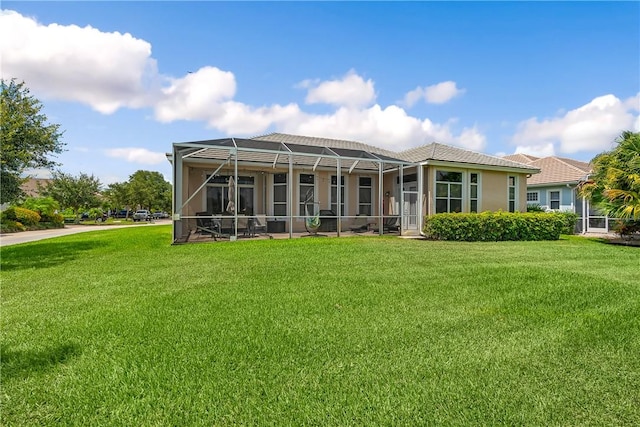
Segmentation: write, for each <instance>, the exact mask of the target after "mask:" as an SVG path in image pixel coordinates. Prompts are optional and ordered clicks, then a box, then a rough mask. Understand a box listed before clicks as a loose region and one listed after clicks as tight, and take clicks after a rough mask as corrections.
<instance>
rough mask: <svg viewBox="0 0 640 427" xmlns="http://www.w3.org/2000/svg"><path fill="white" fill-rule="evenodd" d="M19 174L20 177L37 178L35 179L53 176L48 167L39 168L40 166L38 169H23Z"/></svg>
mask: <svg viewBox="0 0 640 427" xmlns="http://www.w3.org/2000/svg"><path fill="white" fill-rule="evenodd" d="M21 176H22V177H30V178H37V179H51V178H53V174H52V172H51V171H50V170H49V169H41V168H38V169H33V168H29V169H25V170H24V172H23V173H22V175H21Z"/></svg>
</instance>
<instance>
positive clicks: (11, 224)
mask: <svg viewBox="0 0 640 427" xmlns="http://www.w3.org/2000/svg"><path fill="white" fill-rule="evenodd" d="M0 231H1V232H2V233H15V232H17V231H26V228H25V226H24V225H22V224H21V223H19V222H17V221H14V220H12V219H3V220H2V222H0Z"/></svg>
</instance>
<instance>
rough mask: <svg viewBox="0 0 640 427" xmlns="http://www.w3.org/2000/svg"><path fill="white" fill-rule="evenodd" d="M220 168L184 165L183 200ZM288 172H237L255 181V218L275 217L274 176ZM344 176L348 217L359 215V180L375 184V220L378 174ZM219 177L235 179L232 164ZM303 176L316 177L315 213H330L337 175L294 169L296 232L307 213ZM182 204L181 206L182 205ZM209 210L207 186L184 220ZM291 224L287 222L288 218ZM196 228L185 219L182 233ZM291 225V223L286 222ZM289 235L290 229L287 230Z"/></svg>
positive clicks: (241, 169)
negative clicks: (301, 185) (303, 204)
mask: <svg viewBox="0 0 640 427" xmlns="http://www.w3.org/2000/svg"><path fill="white" fill-rule="evenodd" d="M218 166H219V164H212V165H204V164H199V163H187V162H185V164H184V167H183V170H184V174H183V175H184V176H183V197H184V200H186V199H187V198H189V197H190V196H191V195H193V194H194V193H195V192H196V191H197V190H198V188H199V187H200V186H201V185H202V183H203V182H204V180H206V177H207V175H209V174H211V173H213V172H214V171H215V170H216V169H217V168H218ZM288 172H289V170H288V169H268V170H264V169H259V168H247V167H240V166H239V168H238V175H239V176H252V177H254V200H253V206H254V209H253V213H254V214H255V215H265V216H267V218H269V217H271V216H273V178H272V177H273V175H274V174H276V173H287V174H288ZM342 173H343V176H344V178H345V199H346V200H345V216H356V215H357V214H358V202H359V200H358V187H359V177H360V176H367V177H370V178H371V181H372V183H371V184H372V196H373V197H372V207H371V209H372V216H376V215H378V200H379V198H378V173H377V172H373V173H366V174H356V173H353V174H348V171H346V170H343V172H342ZM218 174H219V175H234V167H233V164H232V165H230V166H229V167H225V168H222V169H221V170H220V171H219V172H218ZM300 174H313V175H314V177H315V198H314V199H315V201H316V202H319V204H316V206H315V208H316V209H322V210H329V209H331V198H330V196H331V176H335V175H336V171H335V170H316V171H315V172H314V171H313V170H310V169H294V170H293V200H292V202H291V203H290V205H289V206H290V207H292V208H293V211H292V213H293V216H294V217H296V216H300V217H301V218H294V219H293V231H294V232H304V231H305V228H304V218H303V217H304V216H305V215H306V213H305V212H304V211H301V210H300V190H299V182H300V181H299V178H300ZM180 204H181V203H180ZM206 210H207V205H206V186H205V187H204V188H202V189H200V191H199V192H198V194H196V196H194V197H193V199H192V200H191V201H190V202H189V203H188V205H187V206H186V207H185V209H183V212H182V216H183V217H184V216H195V215H196V212H204V211H206ZM287 220H288V218H287ZM349 222H350V220H349V219H347V218H344V219H342V230H343V231H346V230H349ZM195 224H196V220H195V219H185V220H184V221H183V229H184V230H183V231H184V232H187V231H188V230H189V229H194V228H195ZM287 224H288V221H287ZM286 231H288V226H287V227H286Z"/></svg>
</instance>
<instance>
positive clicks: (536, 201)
mask: <svg viewBox="0 0 640 427" xmlns="http://www.w3.org/2000/svg"><path fill="white" fill-rule="evenodd" d="M530 194H535V196H536V199H535V200H529V195H530ZM527 204H528V205H539V204H540V192H539V191H527Z"/></svg>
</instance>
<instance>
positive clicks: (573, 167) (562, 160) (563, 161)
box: [549, 156, 588, 173]
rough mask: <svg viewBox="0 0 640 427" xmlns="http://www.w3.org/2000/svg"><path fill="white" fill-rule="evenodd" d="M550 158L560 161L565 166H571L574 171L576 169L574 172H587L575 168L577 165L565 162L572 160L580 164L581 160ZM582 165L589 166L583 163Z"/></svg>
mask: <svg viewBox="0 0 640 427" xmlns="http://www.w3.org/2000/svg"><path fill="white" fill-rule="evenodd" d="M549 157H551V158H553V159H556V160H558V161H559V162H561V163H562V164H564V165H566V166H569V167H570V168H572V169H574V170H577V171H578V172H581V173H584V172H585V171H584V170H582V169H580V168H579V167H577V166H575V165H572V164H571V163H567V162H566V161H565V160H571V161H574V162H579V161H580V160H573V159H565V158H562V157H558V156H549ZM582 163H585V164H588V163H586V162H582Z"/></svg>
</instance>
